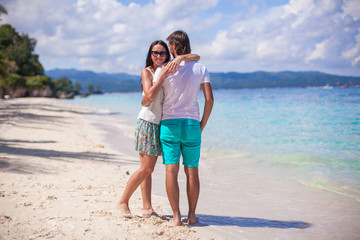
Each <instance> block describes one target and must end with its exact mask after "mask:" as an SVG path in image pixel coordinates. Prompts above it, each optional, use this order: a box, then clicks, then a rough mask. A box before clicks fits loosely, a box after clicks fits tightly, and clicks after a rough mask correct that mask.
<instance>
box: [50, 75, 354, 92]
mask: <svg viewBox="0 0 360 240" xmlns="http://www.w3.org/2000/svg"><path fill="white" fill-rule="evenodd" d="M46 74H47V75H48V76H51V77H53V78H58V77H61V76H67V77H68V78H70V79H71V80H72V81H73V82H76V84H81V85H85V86H86V85H89V84H96V85H100V86H101V89H102V90H103V91H104V92H138V91H141V77H140V76H137V75H127V74H121V75H120V74H107V73H95V72H92V71H79V70H76V69H53V70H49V71H46ZM210 81H211V85H212V87H213V89H242V88H281V87H283V88H291V87H300V88H306V87H322V86H333V87H335V86H359V85H360V77H346V76H337V75H331V74H326V73H321V72H290V71H284V72H252V73H237V72H230V73H211V72H210Z"/></svg>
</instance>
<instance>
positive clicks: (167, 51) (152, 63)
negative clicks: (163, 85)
mask: <svg viewBox="0 0 360 240" xmlns="http://www.w3.org/2000/svg"><path fill="white" fill-rule="evenodd" d="M157 44H160V45H161V46H163V47H164V48H165V51H166V59H165V62H168V61H170V51H169V48H168V46H167V45H166V43H165V42H164V41H162V40H156V41H154V42H153V43H152V44H151V45H150V47H149V51H148V54H147V57H146V62H145V67H148V66H152V65H154V62H153V60H152V59H151V51H152V48H153V47H154V46H155V45H157Z"/></svg>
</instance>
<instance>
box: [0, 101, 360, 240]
mask: <svg viewBox="0 0 360 240" xmlns="http://www.w3.org/2000/svg"><path fill="white" fill-rule="evenodd" d="M63 103H64V101H59V100H55V99H45V98H23V99H10V100H6V101H1V100H0V225H1V227H0V239H52V238H53V239H250V240H253V239H254V240H261V239H264V240H268V239H270V240H271V239H291V240H294V239H299V240H300V239H301V240H302V239H317V240H319V239H324V240H325V239H336V240H338V239H346V240H352V239H354V240H356V239H360V204H359V201H357V200H356V199H352V198H349V197H347V196H343V195H340V194H336V193H331V192H327V191H324V190H322V189H321V188H310V187H308V186H306V185H302V184H300V183H298V182H296V181H292V180H291V179H284V178H283V177H282V176H281V173H278V174H274V171H268V170H267V169H261V168H259V167H258V166H255V165H253V164H251V163H246V156H245V157H244V156H232V157H234V158H235V160H237V159H238V160H241V161H244V164H243V167H242V168H240V169H231V166H224V165H219V164H217V163H218V162H221V159H222V158H223V156H222V155H221V154H220V155H212V156H207V155H206V153H205V154H203V156H202V159H201V161H202V163H201V165H200V174H201V175H200V178H201V184H202V185H201V186H202V189H201V193H200V199H199V203H198V210H197V213H198V216H199V218H200V223H199V224H197V225H196V226H184V227H173V226H171V225H170V224H169V222H168V219H169V218H170V216H169V215H170V214H171V211H170V206H169V203H168V201H167V199H166V197H165V196H166V193H165V190H164V172H163V171H164V168H163V166H162V164H161V159H160V160H159V161H158V164H157V167H156V168H155V172H154V178H155V179H154V187H153V189H154V192H156V193H157V195H153V207H154V208H155V210H156V211H157V213H158V214H159V215H160V216H159V217H156V216H152V217H151V218H142V217H140V214H141V206H142V202H141V194H140V190H139V189H138V190H137V191H136V192H135V194H134V196H133V197H132V198H131V200H130V206H131V209H132V211H133V213H134V214H135V215H137V216H136V217H135V218H133V219H126V218H122V217H121V215H120V213H119V211H118V210H117V209H116V208H115V205H116V202H117V201H118V200H119V198H120V196H121V194H122V191H123V189H124V187H125V185H126V182H127V179H128V178H129V176H130V174H131V173H133V172H134V171H135V170H136V169H137V168H138V166H139V161H138V159H137V156H136V152H134V150H132V141H131V140H130V138H126V137H124V136H119V135H118V134H117V133H115V132H113V133H111V129H112V128H114V127H115V126H113V123H111V122H109V119H111V115H112V113H109V112H102V111H101V110H96V109H90V108H80V107H71V106H70V105H65V104H63ZM106 128H107V129H106ZM109 129H110V131H109ZM105 130H107V131H105ZM115 134H116V136H114V135H115ZM127 134H128V133H126V134H125V135H127ZM110 138H111V139H112V140H111V141H109V139H110ZM114 141H115V142H116V143H117V144H114ZM227 157H229V156H227ZM230 157H231V156H230ZM159 165H160V166H162V167H160V166H159ZM219 167H222V168H228V169H229V170H234V171H235V170H236V171H237V172H238V174H239V176H242V178H241V182H232V180H231V179H228V180H227V182H228V184H223V186H221V189H219V187H218V185H216V182H217V179H222V180H224V179H226V178H227V176H224V175H223V172H224V171H219ZM220 173H221V174H220ZM183 175H184V174H182V173H181V174H179V177H180V180H179V182H180V188H181V204H182V209H183V210H182V211H183V212H182V213H183V214H184V213H186V212H185V209H186V208H185V206H186V194H185V191H184V176H183ZM220 190H221V191H220ZM219 192H221V195H220V196H219ZM228 206H233V207H232V208H230V209H229V207H228Z"/></svg>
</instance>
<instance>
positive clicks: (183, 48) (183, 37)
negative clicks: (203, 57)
mask: <svg viewBox="0 0 360 240" xmlns="http://www.w3.org/2000/svg"><path fill="white" fill-rule="evenodd" d="M166 40H167V41H169V43H170V44H173V43H175V46H176V49H175V50H176V54H177V55H183V54H188V53H191V47H190V40H189V37H188V35H187V34H186V32H184V31H182V30H178V31H175V32H173V33H172V34H170V35H169V36H168V37H167V38H166Z"/></svg>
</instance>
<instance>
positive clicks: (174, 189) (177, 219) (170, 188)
mask: <svg viewBox="0 0 360 240" xmlns="http://www.w3.org/2000/svg"><path fill="white" fill-rule="evenodd" d="M178 173H179V163H175V164H168V165H166V193H167V196H168V199H169V202H170V205H171V209H172V211H173V219H172V220H171V223H172V224H173V225H174V226H181V213H180V208H179V194H180V193H179V184H178Z"/></svg>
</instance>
